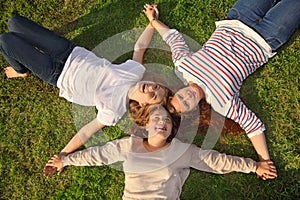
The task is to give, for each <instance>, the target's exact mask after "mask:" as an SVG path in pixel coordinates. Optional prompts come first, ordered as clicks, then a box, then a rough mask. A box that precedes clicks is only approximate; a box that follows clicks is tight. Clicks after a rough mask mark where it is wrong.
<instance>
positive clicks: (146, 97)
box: [128, 81, 173, 118]
mask: <svg viewBox="0 0 300 200" xmlns="http://www.w3.org/2000/svg"><path fill="white" fill-rule="evenodd" d="M171 96H173V92H172V90H170V89H169V88H167V87H165V86H163V85H160V84H157V83H155V82H152V81H140V82H138V83H137V84H136V85H134V86H132V87H131V88H130V89H129V91H128V98H129V112H130V115H136V116H135V117H134V118H138V117H139V115H140V112H143V111H141V110H142V109H143V108H144V107H145V106H147V105H152V104H162V105H166V103H167V101H168V99H169V97H171Z"/></svg>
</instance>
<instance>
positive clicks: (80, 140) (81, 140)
mask: <svg viewBox="0 0 300 200" xmlns="http://www.w3.org/2000/svg"><path fill="white" fill-rule="evenodd" d="M104 126H105V125H103V124H101V123H100V122H99V121H98V119H94V120H93V121H91V122H90V123H88V124H87V125H85V126H84V127H82V128H81V129H80V130H79V132H78V133H77V134H76V135H75V136H74V137H73V138H72V139H71V140H70V142H69V143H68V144H67V145H66V146H65V147H64V149H63V150H62V151H61V152H60V155H66V154H69V153H72V152H73V151H75V150H76V149H78V148H79V147H81V146H82V145H84V144H85V143H86V142H87V141H88V140H89V139H90V138H91V137H92V136H93V135H94V134H95V133H96V132H97V131H99V130H100V129H102V128H103V127H104ZM62 170H63V167H61V168H56V167H51V166H49V165H46V166H45V167H44V173H45V176H47V177H51V176H52V175H53V174H54V173H55V172H56V171H57V172H58V174H60V173H61V172H62Z"/></svg>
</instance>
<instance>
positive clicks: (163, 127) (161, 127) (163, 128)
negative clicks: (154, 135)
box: [155, 126, 167, 131]
mask: <svg viewBox="0 0 300 200" xmlns="http://www.w3.org/2000/svg"><path fill="white" fill-rule="evenodd" d="M155 129H156V130H157V131H167V127H165V126H159V127H156V128H155Z"/></svg>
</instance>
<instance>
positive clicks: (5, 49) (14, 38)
mask: <svg viewBox="0 0 300 200" xmlns="http://www.w3.org/2000/svg"><path fill="white" fill-rule="evenodd" d="M8 29H9V31H10V32H8V33H4V34H2V35H0V50H1V52H2V55H3V57H4V58H5V59H6V61H7V62H8V63H9V64H10V65H11V66H12V67H13V68H14V69H15V70H16V71H17V72H18V73H25V72H27V71H28V70H30V71H32V72H33V73H34V74H36V75H37V76H38V77H39V78H41V79H42V80H44V81H47V82H48V83H50V84H52V85H54V86H56V84H57V80H58V77H59V75H60V74H61V71H62V69H63V67H64V64H65V61H66V59H67V58H68V56H69V55H70V53H71V52H72V50H73V48H74V47H75V46H76V45H75V43H73V42H71V41H69V40H67V39H66V38H64V37H61V36H58V35H57V34H55V33H54V32H52V31H50V30H48V29H46V28H44V27H42V26H40V25H38V24H37V23H35V22H33V21H31V20H29V19H27V18H25V17H21V16H15V17H12V18H11V19H9V21H8Z"/></svg>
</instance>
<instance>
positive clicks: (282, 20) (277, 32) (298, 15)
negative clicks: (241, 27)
mask: <svg viewBox="0 0 300 200" xmlns="http://www.w3.org/2000/svg"><path fill="white" fill-rule="evenodd" d="M299 24H300V1H299V0H282V1H280V2H279V3H277V4H276V5H275V6H274V7H273V8H272V9H270V10H269V12H267V14H266V15H265V17H264V18H263V19H262V21H260V22H259V23H257V24H256V25H255V26H254V27H253V28H254V29H255V30H256V31H257V32H258V33H259V34H260V35H262V37H263V38H264V39H265V40H266V41H267V42H268V43H269V45H270V46H271V47H272V50H273V51H275V50H277V49H278V48H279V47H281V46H282V45H283V44H285V43H286V42H287V41H288V39H289V38H290V37H291V35H292V34H293V33H294V31H295V30H296V29H297V27H298V26H299Z"/></svg>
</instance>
